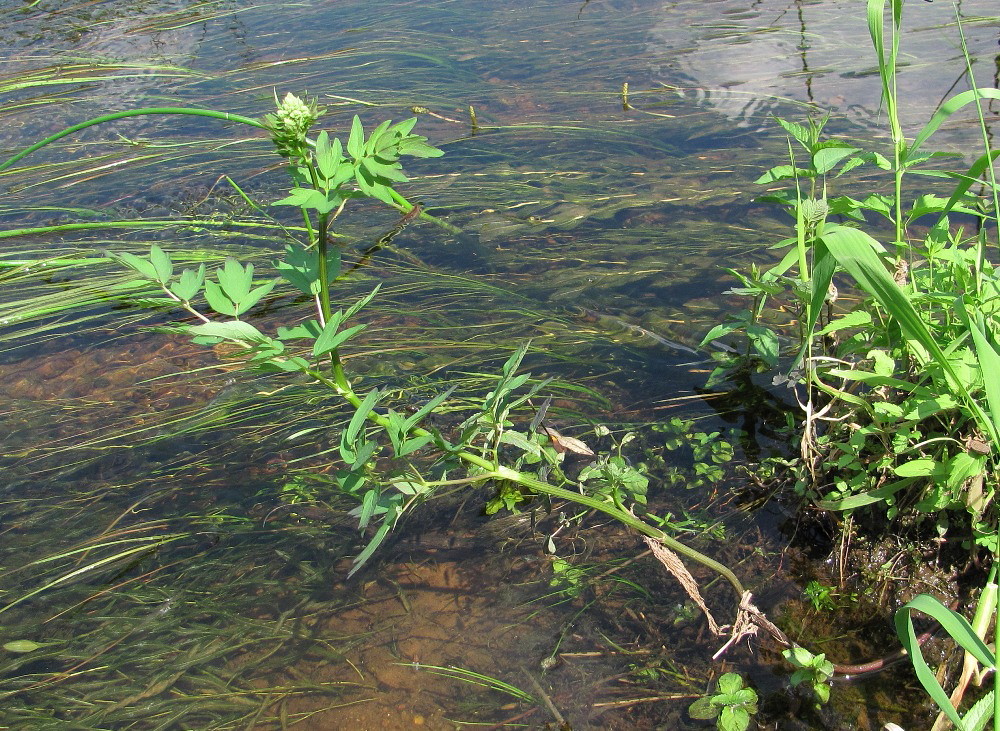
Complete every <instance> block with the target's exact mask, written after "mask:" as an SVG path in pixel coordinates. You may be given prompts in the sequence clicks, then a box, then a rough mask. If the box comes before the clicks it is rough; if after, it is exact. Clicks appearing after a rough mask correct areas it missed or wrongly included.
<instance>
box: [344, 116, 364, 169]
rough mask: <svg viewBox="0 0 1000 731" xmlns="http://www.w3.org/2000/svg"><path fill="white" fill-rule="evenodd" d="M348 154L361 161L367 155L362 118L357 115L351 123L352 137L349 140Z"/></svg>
mask: <svg viewBox="0 0 1000 731" xmlns="http://www.w3.org/2000/svg"><path fill="white" fill-rule="evenodd" d="M347 154H348V155H350V156H351V157H353V158H354V159H355V160H360V159H361V158H362V157H363V156H364V154H365V130H364V128H363V127H362V126H361V118H360V117H358V115H356V114H355V115H354V121H353V122H351V135H350V137H348V139H347Z"/></svg>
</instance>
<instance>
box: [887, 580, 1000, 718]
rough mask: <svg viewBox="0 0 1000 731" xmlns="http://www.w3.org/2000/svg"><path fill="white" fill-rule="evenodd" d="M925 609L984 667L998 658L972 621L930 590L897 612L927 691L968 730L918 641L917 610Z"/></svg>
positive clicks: (901, 631) (901, 633) (899, 628)
mask: <svg viewBox="0 0 1000 731" xmlns="http://www.w3.org/2000/svg"><path fill="white" fill-rule="evenodd" d="M915 611H916V612H923V613H924V614H927V615H929V616H930V617H932V618H934V619H935V620H937V621H938V622H939V623H940V624H941V626H942V628H944V630H945V631H946V632H947V633H948V634H949V636H950V637H951V638H952V639H953V640H954V641H955V642H956V643H958V645H959V646H961V647H962V648H963V649H964V650H967V651H968V652H969V653H971V654H972V656H973V657H975V658H976V660H978V661H979V662H980V663H981V664H982V665H983V666H984V667H986V668H995V667H996V658H995V656H994V655H993V653H992V652H990V649H989V648H988V647H987V646H986V645H985V644H984V643H983V641H982V640H981V639H979V637H978V636H977V635H976V633H975V631H974V630H973V629H972V625H970V624H969V623H968V621H967V620H966V619H965V617H963V616H962V615H961V614H959V613H958V612H953V611H952V610H950V609H948V607H946V606H945V605H944V604H942V603H941V602H940V601H938V600H937V599H936V598H935V597H932V596H930V595H928V594H921V595H920V596H918V597H916V598H914V599H913V600H911V601H909V602H907V603H906V604H904V605H903V606H902V607H900V609H899V610H898V611H897V612H896V617H895V622H896V634H897V635H899V639H900V641H901V642H902V643H903V647H904V648H905V649H906V651H907V653H909V655H910V660H911V661H912V662H913V669H914V671H915V672H916V675H917V679H918V680H919V681H920V684H921V685H922V686H923V687H924V690H926V691H927V694H928V695H930V697H931V698H932V699H933V700H934V702H935V703H936V704H937V705H938V708H940V709H941V711H942V712H943V713H944V714H945V715H946V716H948V719H949V720H950V721H951V722H952V723H954V724H955V728H957V729H959V731H966V729H967V726H966V725H965V723H964V722H963V721H962V718H961V716H959V715H958V712H957V711H956V710H955V709H954V708H953V707H952V705H951V701H950V700H949V698H948V695H947V694H946V693H945V692H944V689H943V688H942V687H941V684H940V683H938V681H937V678H936V677H934V673H933V672H932V671H931V669H930V667H928V665H927V662H926V661H925V660H924V656H923V653H922V652H921V649H920V643H919V642H917V634H916V631H915V630H914V629H913V612H915Z"/></svg>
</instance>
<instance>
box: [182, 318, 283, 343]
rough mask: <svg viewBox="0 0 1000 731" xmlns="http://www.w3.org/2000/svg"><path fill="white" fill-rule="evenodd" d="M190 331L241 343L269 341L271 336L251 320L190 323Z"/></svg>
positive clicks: (188, 329)
mask: <svg viewBox="0 0 1000 731" xmlns="http://www.w3.org/2000/svg"><path fill="white" fill-rule="evenodd" d="M187 331H188V332H189V333H193V334H194V335H201V336H204V337H211V338H223V339H224V340H232V341H235V342H240V343H267V342H270V340H271V339H270V338H269V337H267V335H265V334H264V333H262V332H261V331H260V330H258V329H257V328H255V327H254V326H253V325H251V324H250V323H249V322H243V321H242V320H230V321H229V322H205V323H202V324H201V325H190V326H189V327H188V328H187Z"/></svg>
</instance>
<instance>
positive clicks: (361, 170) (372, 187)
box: [354, 164, 395, 205]
mask: <svg viewBox="0 0 1000 731" xmlns="http://www.w3.org/2000/svg"><path fill="white" fill-rule="evenodd" d="M354 182H355V183H357V186H358V190H360V191H361V192H362V193H364V194H365V195H366V196H368V197H369V198H375V199H376V200H380V201H382V202H383V203H388V204H389V205H392V204H393V203H394V202H395V201H394V200H393V197H392V194H391V192H390V191H391V190H392V188H391V187H390V186H388V185H386V184H385V183H383V182H381V181H380V180H379V179H378V178H376V177H375V176H373V175H372V174H371V173H370V172H368V170H367V169H366V168H365V167H364V166H363V165H361V164H359V165H358V166H357V167H355V169H354Z"/></svg>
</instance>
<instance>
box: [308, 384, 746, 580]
mask: <svg viewBox="0 0 1000 731" xmlns="http://www.w3.org/2000/svg"><path fill="white" fill-rule="evenodd" d="M307 372H308V373H309V375H311V376H312V377H313V378H315V379H316V380H317V381H320V382H321V383H323V384H324V385H326V386H327V387H328V388H331V389H332V390H334V391H335V392H337V393H339V394H340V395H341V396H342V397H344V398H345V399H346V400H347V401H348V402H349V403H350V404H351V405H353V406H354V407H355V408H359V407H360V406H361V398H359V397H358V395H357V394H356V393H354V390H353V389H352V388H351V387H350V385H349V384H348V383H347V382H346V379H345V381H344V383H343V384H338V383H335V382H333V381H331V380H330V379H329V378H327V377H326V376H324V375H323V374H322V373H319V372H317V371H315V370H312V369H310V370H309V371H307ZM368 419H369V421H372V422H374V423H376V424H378V425H379V426H381V427H382V428H384V429H385V428H388V427H389V419H388V418H386V417H385V416H383V415H381V414H379V413H376V412H375V411H370V412H369V413H368ZM413 434H414V435H416V436H421V437H423V436H433V435H432V434H431V432H429V431H427V430H426V429H424V428H422V427H414V429H413ZM453 454H454V455H455V456H456V457H458V458H459V459H461V460H462V461H463V462H465V463H467V464H470V465H474V466H476V467H479V468H481V469H483V470H486V471H487V472H489V473H492V474H494V475H495V476H496V477H497V478H498V479H503V480H509V481H510V482H513V483H516V484H518V485H521V486H523V487H526V488H528V489H529V490H533V491H534V492H536V493H540V494H542V495H548V496H549V497H554V498H559V499H561V500H566V501H568V502H572V503H576V504H578V505H583V506H586V507H588V508H592V509H593V510H597V511H598V512H601V513H604V514H605V515H607V516H608V517H611V518H614V519H615V520H617V521H619V522H620V523H623V524H624V525H626V526H628V527H629V528H631V529H632V530H634V531H637V532H638V533H641V534H642V535H644V536H649V537H650V538H653V539H654V540H657V541H659V542H660V543H662V544H663V545H664V546H666V547H667V548H669V549H670V550H672V551H674V552H675V553H679V554H681V555H682V556H686V557H687V558H689V559H691V560H692V561H694V562H695V563H699V564H701V565H702V566H704V567H706V568H708V569H711V570H712V571H715V572H716V573H717V574H719V575H720V576H722V577H723V578H724V579H725V580H726V581H728V582H729V584H730V585H731V586H732V587H733V589H734V590H735V591H736V594H737V596H739V597H742V596H743V594H744V593H745V592H746V589H745V588H744V587H743V584H742V582H740V580H739V578H737V576H736V574H734V573H733V572H732V570H730V569H729V568H728V567H727V566H725V565H723V564H721V563H719V562H718V561H716V560H715V559H713V558H710V557H708V556H706V555H705V554H703V553H701V552H700V551H697V550H695V549H693V548H691V547H690V546H687V545H685V544H684V543H681V542H680V541H678V540H677V539H676V538H672V537H671V536H669V535H667V534H666V533H664V532H663V531H662V530H660V529H659V528H656V527H654V526H651V525H649V524H648V523H646V522H645V521H643V520H641V519H639V518H637V517H636V516H635V515H633V514H632V513H631V512H629V511H627V510H622V509H621V508H618V507H616V506H614V505H611V504H609V503H607V502H605V501H604V500H600V499H598V498H595V497H591V496H589V495H582V494H580V493H578V492H573V491H572V490H567V489H565V488H562V487H556V486H555V485H550V484H549V483H547V482H544V481H542V480H539V479H537V478H534V477H531V476H529V475H525V474H524V473H522V472H518V471H517V470H513V469H511V468H509V467H505V466H504V465H501V464H497V463H495V462H491V461H490V460H488V459H485V458H483V457H481V456H479V455H478V454H473V453H472V452H467V451H465V450H458V451H455V452H454V453H453Z"/></svg>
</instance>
